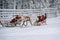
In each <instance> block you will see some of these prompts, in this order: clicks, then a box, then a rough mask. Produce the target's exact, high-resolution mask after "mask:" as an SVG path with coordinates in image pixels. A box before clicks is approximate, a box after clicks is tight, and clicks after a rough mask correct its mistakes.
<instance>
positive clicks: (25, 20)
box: [20, 16, 32, 26]
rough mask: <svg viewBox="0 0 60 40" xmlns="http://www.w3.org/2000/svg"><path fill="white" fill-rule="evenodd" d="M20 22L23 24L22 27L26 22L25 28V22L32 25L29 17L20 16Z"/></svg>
mask: <svg viewBox="0 0 60 40" xmlns="http://www.w3.org/2000/svg"><path fill="white" fill-rule="evenodd" d="M20 20H22V21H23V24H22V26H23V25H25V24H24V23H25V22H26V25H25V26H27V21H29V22H30V24H31V25H32V22H31V19H30V17H29V16H21V19H20Z"/></svg>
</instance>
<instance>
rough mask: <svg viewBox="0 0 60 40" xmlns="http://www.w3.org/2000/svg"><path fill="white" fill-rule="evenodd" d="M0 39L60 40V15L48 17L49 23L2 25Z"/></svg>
mask: <svg viewBox="0 0 60 40" xmlns="http://www.w3.org/2000/svg"><path fill="white" fill-rule="evenodd" d="M0 40H60V17H55V18H48V19H47V25H41V26H31V25H30V26H27V27H24V28H21V27H0Z"/></svg>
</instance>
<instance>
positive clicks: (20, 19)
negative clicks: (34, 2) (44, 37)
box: [10, 15, 32, 26]
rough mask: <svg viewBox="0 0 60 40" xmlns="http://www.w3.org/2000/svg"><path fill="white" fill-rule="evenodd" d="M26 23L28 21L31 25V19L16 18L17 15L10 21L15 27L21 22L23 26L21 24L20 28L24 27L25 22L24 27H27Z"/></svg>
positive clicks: (24, 17)
mask: <svg viewBox="0 0 60 40" xmlns="http://www.w3.org/2000/svg"><path fill="white" fill-rule="evenodd" d="M27 21H29V22H30V24H31V25H32V23H31V19H30V17H29V16H18V15H17V16H16V17H15V18H14V19H12V21H11V22H10V23H14V24H15V26H16V24H18V23H19V22H20V24H21V22H23V24H22V26H23V25H25V22H26V25H25V26H27Z"/></svg>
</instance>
